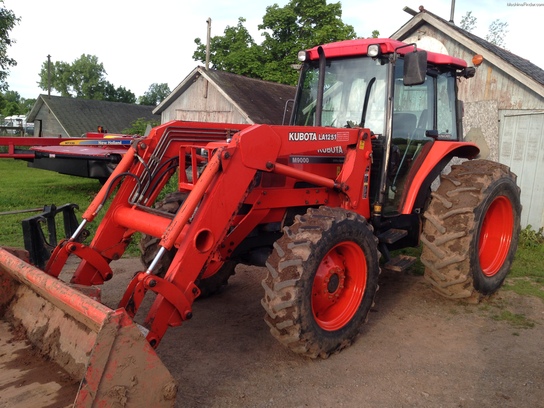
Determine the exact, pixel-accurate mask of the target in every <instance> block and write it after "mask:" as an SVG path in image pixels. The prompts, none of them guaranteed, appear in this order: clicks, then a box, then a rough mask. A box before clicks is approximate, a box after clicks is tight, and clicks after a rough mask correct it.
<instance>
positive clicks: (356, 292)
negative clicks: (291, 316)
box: [312, 241, 367, 331]
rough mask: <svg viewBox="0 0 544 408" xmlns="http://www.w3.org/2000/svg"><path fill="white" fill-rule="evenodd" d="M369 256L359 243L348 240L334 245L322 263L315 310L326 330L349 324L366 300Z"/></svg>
mask: <svg viewBox="0 0 544 408" xmlns="http://www.w3.org/2000/svg"><path fill="white" fill-rule="evenodd" d="M366 277H367V267H366V258H365V254H364V252H363V250H362V249H361V247H360V246H359V245H357V244H356V243H355V242H352V241H344V242H341V243H339V244H337V245H336V246H334V247H333V248H332V249H331V250H330V251H329V252H328V253H327V255H326V256H325V257H323V260H322V261H321V263H320V264H319V267H318V268H317V271H316V274H315V277H314V283H313V286H312V312H313V315H314V319H315V321H316V322H317V324H318V325H319V327H321V328H322V329H323V330H327V331H334V330H338V329H341V328H342V327H344V326H345V325H346V324H348V323H349V322H350V321H351V319H352V318H353V316H354V315H355V313H357V310H358V309H359V306H360V304H361V301H362V300H363V294H364V292H365V287H366Z"/></svg>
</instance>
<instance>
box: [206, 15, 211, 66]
mask: <svg viewBox="0 0 544 408" xmlns="http://www.w3.org/2000/svg"><path fill="white" fill-rule="evenodd" d="M206 23H207V24H208V35H207V38H206V70H207V69H208V68H210V41H211V34H212V19H211V18H209V17H208V19H207V20H206Z"/></svg>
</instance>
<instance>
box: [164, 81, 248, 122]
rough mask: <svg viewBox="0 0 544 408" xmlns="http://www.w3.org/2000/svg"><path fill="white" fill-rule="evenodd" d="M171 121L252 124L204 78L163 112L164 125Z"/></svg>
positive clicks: (194, 83)
mask: <svg viewBox="0 0 544 408" xmlns="http://www.w3.org/2000/svg"><path fill="white" fill-rule="evenodd" d="M170 120H188V121H201V122H219V123H252V122H250V121H249V120H248V118H247V117H246V116H245V115H243V114H242V112H241V111H240V109H238V108H237V107H236V106H235V105H234V104H233V103H232V102H230V101H229V100H228V99H227V98H226V97H225V95H223V94H222V93H221V92H220V91H219V90H218V89H217V87H215V86H214V85H213V84H211V83H208V81H207V80H206V79H205V78H203V77H202V76H200V77H199V78H198V79H196V81H195V82H193V84H191V86H190V87H189V88H188V89H187V90H186V91H185V92H183V94H181V95H180V97H179V98H177V99H176V100H175V101H173V102H172V104H171V105H169V106H168V107H167V108H166V109H165V110H164V111H163V112H162V114H161V121H162V123H165V122H168V121H170Z"/></svg>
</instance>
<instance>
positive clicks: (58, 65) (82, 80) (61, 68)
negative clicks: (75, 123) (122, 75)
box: [38, 54, 136, 103]
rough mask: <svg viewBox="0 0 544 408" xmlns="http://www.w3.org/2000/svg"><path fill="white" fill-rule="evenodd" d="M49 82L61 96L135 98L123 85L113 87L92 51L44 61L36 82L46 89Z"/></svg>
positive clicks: (130, 100) (124, 100) (115, 99)
mask: <svg viewBox="0 0 544 408" xmlns="http://www.w3.org/2000/svg"><path fill="white" fill-rule="evenodd" d="M48 65H49V68H48ZM49 82H50V83H49ZM48 84H49V85H50V86H51V88H52V89H54V90H56V91H57V92H59V93H60V94H61V96H69V97H76V98H84V99H96V100H104V101H111V102H126V103H135V102H136V95H134V94H133V93H132V92H131V91H130V90H127V89H126V88H124V87H122V86H120V87H118V88H115V86H114V85H113V84H111V83H110V82H108V81H107V80H106V70H105V69H104V65H103V64H102V63H101V62H99V61H98V57H96V56H95V55H88V54H82V55H81V57H79V58H78V59H76V60H75V61H74V62H72V63H71V64H69V63H67V62H64V61H56V62H51V63H50V64H48V62H47V61H45V62H44V63H43V64H42V69H41V71H40V81H39V82H38V86H39V87H40V88H41V89H43V90H47V89H48V86H49V85H48Z"/></svg>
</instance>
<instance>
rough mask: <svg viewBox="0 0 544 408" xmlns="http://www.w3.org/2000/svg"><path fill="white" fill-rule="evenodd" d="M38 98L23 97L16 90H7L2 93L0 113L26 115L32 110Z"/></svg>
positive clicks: (4, 114)
mask: <svg viewBox="0 0 544 408" xmlns="http://www.w3.org/2000/svg"><path fill="white" fill-rule="evenodd" d="M35 103H36V99H25V98H21V95H19V93H18V92H16V91H6V92H5V93H0V115H2V116H4V117H5V116H11V115H26V114H28V113H29V112H30V110H31V109H32V107H33V106H34V104H35Z"/></svg>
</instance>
